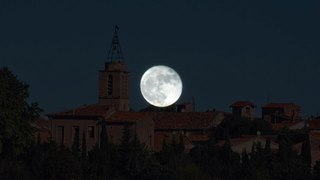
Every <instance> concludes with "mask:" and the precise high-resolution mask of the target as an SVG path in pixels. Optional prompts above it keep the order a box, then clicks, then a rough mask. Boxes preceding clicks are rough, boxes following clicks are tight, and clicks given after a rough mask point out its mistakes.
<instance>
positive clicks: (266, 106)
mask: <svg viewBox="0 0 320 180" xmlns="http://www.w3.org/2000/svg"><path fill="white" fill-rule="evenodd" d="M290 106H297V107H299V106H298V105H296V104H294V103H269V104H266V105H264V106H263V107H262V108H285V107H290Z"/></svg>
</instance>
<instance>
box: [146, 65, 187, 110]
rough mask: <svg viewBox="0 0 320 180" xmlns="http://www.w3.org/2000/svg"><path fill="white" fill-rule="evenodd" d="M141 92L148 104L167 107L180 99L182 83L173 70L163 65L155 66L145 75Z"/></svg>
mask: <svg viewBox="0 0 320 180" xmlns="http://www.w3.org/2000/svg"><path fill="white" fill-rule="evenodd" d="M140 90H141V94H142V96H143V97H144V99H145V100H146V101H147V102H148V103H150V104H152V105H154V106H157V107H166V106H170V105H171V104H173V103H175V102H176V101H177V100H178V99H179V97H180V95H181V93H182V81H181V79H180V76H179V74H178V73H177V72H176V71H174V70H173V69H172V68H170V67H168V66H163V65H159V66H153V67H151V68H150V69H148V70H147V71H146V72H145V73H144V74H143V76H142V78H141V81H140Z"/></svg>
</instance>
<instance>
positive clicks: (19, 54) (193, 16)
mask: <svg viewBox="0 0 320 180" xmlns="http://www.w3.org/2000/svg"><path fill="white" fill-rule="evenodd" d="M319 21H320V1H319V0H314V1H311V0H306V1H300V0H299V1H298V0H281V1H279V0H268V1H257V0H241V1H239V0H198V1H197V0H174V1H173V0H136V1H134V0H0V67H2V66H7V67H9V68H10V69H11V70H12V71H13V73H14V74H15V75H17V76H18V78H19V79H21V80H23V81H24V82H26V83H28V84H29V85H30V93H31V95H30V101H37V102H38V103H39V104H40V106H41V107H42V108H43V109H44V112H52V111H62V110H66V109H70V108H74V107H78V106H81V105H83V104H92V103H96V102H97V101H98V70H101V69H103V68H104V62H105V61H106V58H107V52H108V50H109V48H110V43H111V39H112V35H113V31H114V26H115V25H116V24H117V25H118V26H119V28H120V31H119V37H120V43H121V47H122V50H123V52H124V57H125V62H126V63H127V67H128V69H129V71H130V72H131V107H132V108H133V109H135V110H139V109H141V108H144V107H145V106H147V103H146V102H145V101H144V100H143V98H142V95H141V93H140V89H139V81H140V78H141V76H142V74H143V73H144V71H145V70H147V69H148V68H149V67H151V66H153V65H159V64H163V65H167V66H170V67H172V68H173V69H175V70H176V71H177V72H178V73H179V74H180V76H181V79H182V81H183V93H182V96H181V98H180V100H179V102H187V101H191V99H192V97H194V98H195V102H196V109H197V110H198V111H205V110H207V109H212V108H215V109H216V110H222V111H230V109H229V105H230V104H231V103H233V102H234V101H237V100H249V101H252V102H254V103H256V105H257V106H258V111H257V115H258V116H260V108H261V105H264V104H265V103H267V102H294V103H297V104H298V105H300V106H302V112H303V115H304V116H309V115H319V114H318V113H320V107H319V102H320V96H319V93H320V44H319V41H320V23H319Z"/></svg>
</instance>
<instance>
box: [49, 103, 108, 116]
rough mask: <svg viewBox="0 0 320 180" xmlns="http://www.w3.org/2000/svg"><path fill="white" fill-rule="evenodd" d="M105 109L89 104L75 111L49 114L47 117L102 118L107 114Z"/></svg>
mask: <svg viewBox="0 0 320 180" xmlns="http://www.w3.org/2000/svg"><path fill="white" fill-rule="evenodd" d="M107 111H108V110H107V108H106V106H104V105H99V104H91V105H84V106H81V107H78V108H75V109H71V110H66V111H62V112H55V113H50V114H48V115H62V116H68V115H70V116H102V115H105V114H106V113H107Z"/></svg>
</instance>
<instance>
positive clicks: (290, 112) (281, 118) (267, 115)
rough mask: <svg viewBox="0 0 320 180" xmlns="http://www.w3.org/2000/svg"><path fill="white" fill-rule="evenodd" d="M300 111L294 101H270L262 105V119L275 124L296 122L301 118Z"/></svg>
mask: <svg viewBox="0 0 320 180" xmlns="http://www.w3.org/2000/svg"><path fill="white" fill-rule="evenodd" d="M300 111H301V110H300V106H298V105H296V104H294V103H269V104H266V105H264V106H263V107H262V119H264V120H266V121H268V122H271V123H274V124H276V123H281V122H295V121H297V120H300V119H301V114H300Z"/></svg>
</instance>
